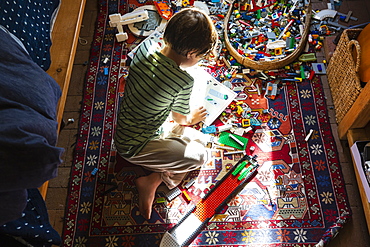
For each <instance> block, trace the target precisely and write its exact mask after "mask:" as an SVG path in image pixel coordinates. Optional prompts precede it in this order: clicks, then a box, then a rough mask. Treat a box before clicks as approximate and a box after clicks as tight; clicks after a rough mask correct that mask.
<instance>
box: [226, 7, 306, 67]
mask: <svg viewBox="0 0 370 247" xmlns="http://www.w3.org/2000/svg"><path fill="white" fill-rule="evenodd" d="M233 6H234V1H233V2H231V3H230V7H229V11H228V13H227V15H226V17H225V21H224V27H225V28H224V39H225V45H226V48H227V50H228V51H229V53H230V55H231V56H232V57H234V58H235V60H236V61H237V62H238V63H240V64H242V65H244V66H245V67H247V68H252V69H255V70H271V69H279V68H283V67H284V66H285V65H288V64H290V63H292V62H294V61H295V60H296V59H297V58H298V56H299V55H300V54H301V53H302V51H303V50H304V48H305V46H306V43H307V39H308V34H309V32H310V28H309V26H310V23H311V17H312V15H310V14H308V15H307V16H306V20H305V28H304V32H303V35H302V39H301V41H300V42H299V45H298V48H297V49H295V50H294V51H293V52H292V53H291V54H289V55H287V56H285V57H284V58H281V59H276V60H272V61H254V60H252V59H249V58H247V57H245V56H242V55H241V54H239V53H238V52H237V51H236V50H235V48H234V47H233V46H232V45H231V43H230V41H229V37H228V34H227V31H228V24H229V19H230V16H231V13H232V12H233ZM305 11H306V13H311V12H312V6H311V1H310V3H309V4H308V5H307V6H306V10H305Z"/></svg>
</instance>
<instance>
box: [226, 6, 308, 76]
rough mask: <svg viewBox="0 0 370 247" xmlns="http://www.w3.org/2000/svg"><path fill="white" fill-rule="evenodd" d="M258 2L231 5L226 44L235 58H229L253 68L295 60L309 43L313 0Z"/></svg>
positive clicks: (280, 65) (273, 66)
mask: <svg viewBox="0 0 370 247" xmlns="http://www.w3.org/2000/svg"><path fill="white" fill-rule="evenodd" d="M250 2H252V3H253V2H254V1H250ZM258 2H259V5H257V4H254V5H253V4H243V3H242V2H239V1H235V2H233V3H231V4H230V6H229V10H228V13H227V15H226V17H225V20H224V40H225V46H226V48H227V50H228V51H229V53H230V55H231V56H232V57H233V58H234V60H232V61H229V62H230V63H232V64H235V63H238V64H241V65H243V66H245V67H248V68H252V69H277V68H282V67H284V66H285V65H287V64H290V63H292V62H294V60H295V59H296V58H297V57H298V56H299V55H300V54H301V53H302V51H303V50H304V48H305V46H306V43H307V39H308V35H309V32H310V29H309V25H310V21H311V12H312V8H311V3H310V2H307V3H306V1H305V0H292V1H269V0H266V1H262V3H261V1H258ZM308 13H309V14H308Z"/></svg>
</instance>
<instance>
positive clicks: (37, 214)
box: [0, 189, 62, 247]
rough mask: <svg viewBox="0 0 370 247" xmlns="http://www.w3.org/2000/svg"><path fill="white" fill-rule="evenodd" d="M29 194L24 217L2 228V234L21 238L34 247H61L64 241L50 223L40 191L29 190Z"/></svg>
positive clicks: (0, 227) (0, 228)
mask: <svg viewBox="0 0 370 247" xmlns="http://www.w3.org/2000/svg"><path fill="white" fill-rule="evenodd" d="M27 192H28V198H27V206H26V208H25V210H24V211H23V213H22V217H21V218H19V219H17V220H14V221H11V222H8V223H6V224H4V225H3V226H0V233H2V234H7V235H10V236H13V237H14V236H15V237H19V238H21V239H22V241H23V243H28V244H31V245H32V246H34V247H46V246H52V244H54V245H60V244H61V242H62V240H61V238H60V236H59V234H58V232H57V231H55V230H54V229H53V228H52V226H51V225H50V223H49V217H48V213H47V210H46V206H45V202H44V200H43V199H42V197H41V194H40V192H39V190H38V189H29V190H27ZM0 242H1V236H0ZM0 245H1V244H0Z"/></svg>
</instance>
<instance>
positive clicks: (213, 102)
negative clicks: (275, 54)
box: [186, 66, 237, 126]
mask: <svg viewBox="0 0 370 247" xmlns="http://www.w3.org/2000/svg"><path fill="white" fill-rule="evenodd" d="M186 71H187V72H188V73H189V74H190V75H191V76H192V77H193V78H194V86H193V90H192V93H191V96H190V110H193V109H195V108H197V107H200V106H204V107H205V108H206V109H207V113H208V114H207V118H206V120H205V121H204V124H205V125H207V126H210V125H211V124H212V123H213V122H214V121H215V120H216V119H217V118H218V117H219V116H220V114H221V113H222V112H223V111H224V110H225V109H226V107H227V106H228V105H229V104H230V103H231V102H232V101H233V100H234V99H235V97H236V96H237V93H235V92H234V91H232V90H231V89H229V88H228V87H226V86H225V85H223V84H222V83H220V82H219V81H218V80H216V79H215V78H214V77H213V76H211V75H210V74H209V73H208V72H207V71H205V70H204V69H203V68H201V67H199V66H193V67H191V68H188V69H187V70H186Z"/></svg>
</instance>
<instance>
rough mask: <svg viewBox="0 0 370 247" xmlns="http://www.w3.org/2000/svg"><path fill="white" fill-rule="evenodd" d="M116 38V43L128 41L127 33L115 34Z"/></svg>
mask: <svg viewBox="0 0 370 247" xmlns="http://www.w3.org/2000/svg"><path fill="white" fill-rule="evenodd" d="M116 38H117V41H118V42H122V41H125V40H127V39H128V35H127V33H125V32H122V33H117V34H116Z"/></svg>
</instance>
